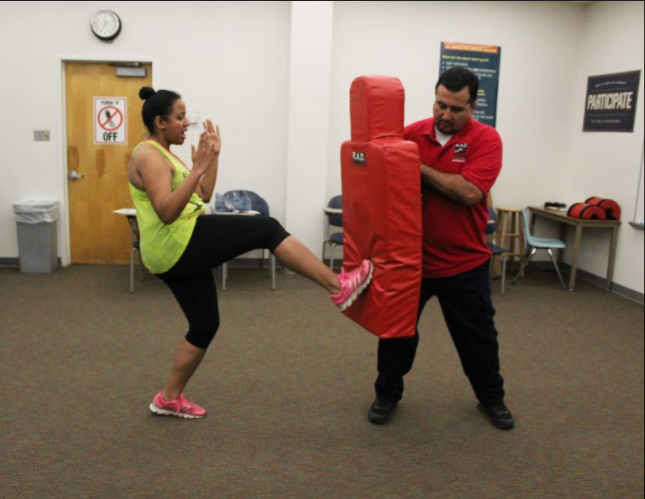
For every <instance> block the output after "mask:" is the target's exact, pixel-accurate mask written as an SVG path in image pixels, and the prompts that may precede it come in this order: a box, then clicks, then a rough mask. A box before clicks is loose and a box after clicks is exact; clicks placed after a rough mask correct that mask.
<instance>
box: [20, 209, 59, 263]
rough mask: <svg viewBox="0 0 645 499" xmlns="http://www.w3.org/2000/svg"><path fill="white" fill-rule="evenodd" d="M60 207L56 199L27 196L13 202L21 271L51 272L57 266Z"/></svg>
mask: <svg viewBox="0 0 645 499" xmlns="http://www.w3.org/2000/svg"><path fill="white" fill-rule="evenodd" d="M58 210H59V207H58V201H56V200H55V199H25V200H23V201H19V202H16V203H13V212H14V215H15V216H16V228H17V230H18V256H19V258H20V272H23V273H52V272H53V271H54V270H55V269H56V267H57V264H58V230H57V223H56V221H57V220H58Z"/></svg>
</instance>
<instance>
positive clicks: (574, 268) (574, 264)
mask: <svg viewBox="0 0 645 499" xmlns="http://www.w3.org/2000/svg"><path fill="white" fill-rule="evenodd" d="M581 240H582V226H580V225H577V226H576V235H575V241H574V243H573V258H572V260H571V275H570V276H569V291H573V290H574V289H576V274H577V273H578V257H579V256H580V241H581Z"/></svg>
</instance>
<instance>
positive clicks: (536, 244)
mask: <svg viewBox="0 0 645 499" xmlns="http://www.w3.org/2000/svg"><path fill="white" fill-rule="evenodd" d="M522 219H523V223H524V237H525V239H526V252H525V253H524V257H523V258H522V263H521V265H520V271H519V272H518V273H517V275H516V276H515V279H513V284H515V283H516V282H517V280H518V278H519V277H520V275H522V273H523V272H524V270H525V269H526V267H527V266H528V264H529V263H531V259H532V258H533V256H534V255H535V253H537V250H546V251H547V253H548V254H549V256H550V257H551V261H552V262H553V265H554V267H555V271H556V272H557V273H558V277H559V278H560V283H561V284H562V289H564V290H566V289H567V286H566V285H565V284H564V279H562V274H561V273H560V267H558V262H557V261H556V259H555V256H554V255H553V251H552V250H554V249H559V250H563V249H564V248H566V244H564V241H562V240H560V239H550V238H546V237H535V236H534V235H533V234H532V233H531V223H530V220H531V210H530V209H529V208H524V211H522Z"/></svg>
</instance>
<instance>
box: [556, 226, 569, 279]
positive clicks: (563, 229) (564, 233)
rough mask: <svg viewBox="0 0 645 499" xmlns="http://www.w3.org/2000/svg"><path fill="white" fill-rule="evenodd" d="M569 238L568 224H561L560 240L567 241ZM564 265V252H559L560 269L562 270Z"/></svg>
mask: <svg viewBox="0 0 645 499" xmlns="http://www.w3.org/2000/svg"><path fill="white" fill-rule="evenodd" d="M566 238H567V225H566V224H560V240H561V241H565V242H566V240H567V239H566ZM563 263H564V250H563V249H561V250H558V265H559V266H560V268H562V264H563Z"/></svg>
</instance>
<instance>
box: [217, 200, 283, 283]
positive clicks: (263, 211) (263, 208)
mask: <svg viewBox="0 0 645 499" xmlns="http://www.w3.org/2000/svg"><path fill="white" fill-rule="evenodd" d="M243 192H245V193H246V194H247V195H248V196H249V197H250V198H251V209H252V210H253V211H257V212H258V213H259V215H256V216H258V217H262V216H264V217H268V216H269V205H268V203H267V202H266V201H265V200H264V199H263V198H262V197H261V196H260V195H258V194H256V193H255V192H253V191H243ZM265 251H269V250H264V249H263V250H262V258H261V260H260V265H261V267H264V256H265ZM275 265H276V261H275V256H274V255H273V253H271V252H270V251H269V272H270V274H271V289H273V290H274V291H275V289H276V281H275ZM227 279H228V262H226V263H225V264H224V265H222V290H224V291H225V290H226V281H227Z"/></svg>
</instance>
